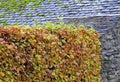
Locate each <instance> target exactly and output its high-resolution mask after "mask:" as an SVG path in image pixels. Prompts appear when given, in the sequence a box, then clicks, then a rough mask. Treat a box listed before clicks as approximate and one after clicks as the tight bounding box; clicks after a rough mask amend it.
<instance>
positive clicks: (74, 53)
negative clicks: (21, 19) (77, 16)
mask: <svg viewBox="0 0 120 82" xmlns="http://www.w3.org/2000/svg"><path fill="white" fill-rule="evenodd" d="M58 27H59V26H55V25H54V26H53V27H52V28H49V27H45V28H44V27H39V28H30V27H22V26H7V27H0V82H100V69H101V63H100V50H101V48H100V45H101V44H100V41H99V34H98V33H97V32H96V31H95V30H93V29H91V28H85V27H83V26H82V27H81V26H80V27H72V26H71V27H70V26H61V27H60V28H58Z"/></svg>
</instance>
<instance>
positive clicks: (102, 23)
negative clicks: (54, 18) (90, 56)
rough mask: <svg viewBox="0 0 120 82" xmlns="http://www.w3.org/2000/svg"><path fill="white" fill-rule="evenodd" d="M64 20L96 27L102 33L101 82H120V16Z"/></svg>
mask: <svg viewBox="0 0 120 82" xmlns="http://www.w3.org/2000/svg"><path fill="white" fill-rule="evenodd" d="M63 20H64V21H65V22H75V23H82V24H83V25H85V26H87V27H94V28H95V29H96V31H98V32H99V33H100V41H101V43H102V45H101V47H102V51H101V63H102V69H101V77H102V78H101V82H120V15H110V16H91V17H81V18H70V17H69V18H63Z"/></svg>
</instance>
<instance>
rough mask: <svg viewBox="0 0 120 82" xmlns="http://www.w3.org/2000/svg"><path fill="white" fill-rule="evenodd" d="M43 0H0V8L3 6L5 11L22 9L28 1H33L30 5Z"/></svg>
mask: <svg viewBox="0 0 120 82" xmlns="http://www.w3.org/2000/svg"><path fill="white" fill-rule="evenodd" d="M43 1H44V0H0V9H1V8H5V10H7V11H10V12H16V11H20V10H23V9H24V8H25V7H26V5H27V4H29V3H30V2H33V5H32V6H36V5H39V4H41V3H42V2H43Z"/></svg>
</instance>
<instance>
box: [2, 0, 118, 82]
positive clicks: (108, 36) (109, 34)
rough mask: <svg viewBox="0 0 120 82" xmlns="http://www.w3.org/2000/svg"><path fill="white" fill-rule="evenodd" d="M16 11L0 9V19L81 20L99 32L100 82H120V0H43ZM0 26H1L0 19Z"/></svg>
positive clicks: (24, 21)
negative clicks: (36, 4) (35, 5)
mask: <svg viewBox="0 0 120 82" xmlns="http://www.w3.org/2000/svg"><path fill="white" fill-rule="evenodd" d="M31 4H33V3H30V4H28V5H27V6H26V9H25V10H22V11H20V12H14V13H12V12H7V11H5V10H4V9H0V21H6V22H8V24H9V25H10V24H13V23H15V22H17V23H18V24H19V25H32V24H35V23H36V22H38V23H42V22H44V21H55V22H57V21H59V18H61V19H63V21H64V22H71V21H72V22H75V23H82V24H84V25H85V26H87V27H91V26H92V27H94V28H95V29H96V30H97V31H98V32H99V33H100V36H101V37H100V40H101V43H102V51H101V60H102V70H101V77H102V78H101V82H120V80H119V79H120V0H83V1H81V2H78V0H51V2H48V1H47V0H46V1H45V2H44V3H42V4H41V5H38V7H37V8H33V9H32V8H30V7H29V6H30V5H31ZM0 25H3V23H2V22H1V23H0Z"/></svg>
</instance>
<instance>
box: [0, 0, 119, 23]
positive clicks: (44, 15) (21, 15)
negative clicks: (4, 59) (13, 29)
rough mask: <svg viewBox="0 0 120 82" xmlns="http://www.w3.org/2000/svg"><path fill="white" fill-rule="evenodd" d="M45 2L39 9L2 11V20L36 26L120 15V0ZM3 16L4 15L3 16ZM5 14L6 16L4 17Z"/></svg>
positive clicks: (53, 0) (0, 12)
mask: <svg viewBox="0 0 120 82" xmlns="http://www.w3.org/2000/svg"><path fill="white" fill-rule="evenodd" d="M78 1H80V0H51V2H48V0H45V2H44V3H42V4H41V5H38V7H37V8H33V9H31V8H30V5H31V4H32V3H30V4H28V5H27V6H26V9H25V10H22V11H20V12H15V13H11V12H7V11H5V10H4V9H0V20H6V21H7V22H8V24H13V23H15V22H18V24H19V25H21V24H27V25H32V24H35V21H38V23H41V22H44V21H50V20H56V21H58V18H59V17H82V16H94V15H101V14H120V0H82V1H81V2H79V3H78ZM2 14H3V15H2ZM4 14H5V16H4Z"/></svg>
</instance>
